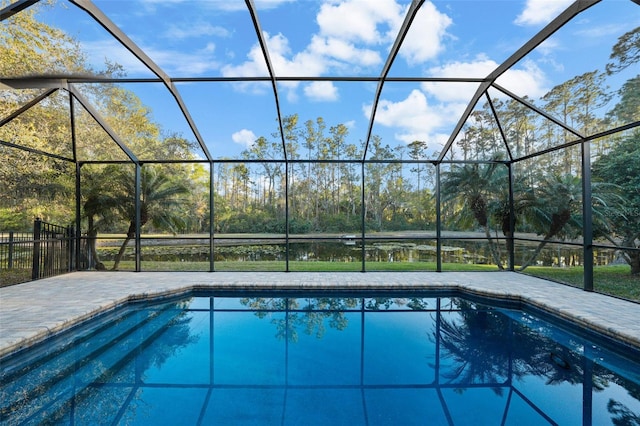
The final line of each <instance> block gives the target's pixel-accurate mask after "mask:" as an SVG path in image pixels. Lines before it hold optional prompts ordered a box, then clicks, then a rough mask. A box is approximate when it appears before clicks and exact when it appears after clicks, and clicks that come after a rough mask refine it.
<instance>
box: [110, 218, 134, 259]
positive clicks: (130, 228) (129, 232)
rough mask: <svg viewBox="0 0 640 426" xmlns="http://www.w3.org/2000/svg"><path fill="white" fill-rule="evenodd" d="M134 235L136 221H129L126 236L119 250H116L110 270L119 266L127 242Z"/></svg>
mask: <svg viewBox="0 0 640 426" xmlns="http://www.w3.org/2000/svg"><path fill="white" fill-rule="evenodd" d="M135 236H136V223H135V221H131V223H129V230H128V231H127V237H126V238H125V239H124V242H123V243H122V245H121V246H120V250H119V251H118V254H117V255H116V258H115V261H114V262H113V267H112V268H111V270H112V271H117V270H118V267H119V266H120V261H121V260H122V257H123V256H124V252H125V251H126V250H127V244H129V241H131V240H132V239H133V238H134V237H135Z"/></svg>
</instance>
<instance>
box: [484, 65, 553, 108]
mask: <svg viewBox="0 0 640 426" xmlns="http://www.w3.org/2000/svg"><path fill="white" fill-rule="evenodd" d="M496 83H498V84H499V85H501V86H503V87H504V88H505V89H508V90H510V91H512V92H514V93H515V94H517V95H520V96H528V97H529V98H531V99H537V98H540V97H541V96H544V94H545V93H547V92H548V91H549V88H548V87H546V84H547V78H546V76H545V74H544V72H543V71H542V70H541V69H540V68H539V67H538V66H537V65H536V64H535V63H534V62H532V61H525V62H524V64H523V65H522V68H520V69H513V68H512V69H510V70H508V71H507V72H505V73H504V74H502V75H501V76H500V77H498V79H497V80H496Z"/></svg>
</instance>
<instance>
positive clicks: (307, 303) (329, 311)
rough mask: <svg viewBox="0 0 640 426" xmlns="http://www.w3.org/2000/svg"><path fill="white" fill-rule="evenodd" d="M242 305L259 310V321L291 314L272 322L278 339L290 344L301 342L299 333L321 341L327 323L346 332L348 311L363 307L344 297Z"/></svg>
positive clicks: (271, 300)
mask: <svg viewBox="0 0 640 426" xmlns="http://www.w3.org/2000/svg"><path fill="white" fill-rule="evenodd" d="M240 303H242V304H243V305H245V306H247V307H248V308H250V309H255V310H256V312H255V315H256V316H257V317H258V318H265V317H266V316H267V315H268V313H269V312H270V311H288V315H287V316H286V317H284V318H272V319H271V323H272V324H274V325H275V326H276V330H277V332H276V337H277V338H278V339H281V340H284V339H287V338H288V340H289V341H290V342H293V343H295V342H297V341H298V340H299V336H298V329H299V328H300V329H302V330H303V332H304V333H305V334H308V335H315V336H316V337H317V338H318V339H321V338H322V337H323V336H324V335H325V333H326V327H325V319H329V327H331V328H334V329H336V330H344V329H345V328H347V326H348V325H349V320H348V319H347V317H346V316H345V311H346V310H353V309H357V308H358V307H359V303H360V299H358V298H342V297H318V298H264V297H252V298H243V299H241V300H240Z"/></svg>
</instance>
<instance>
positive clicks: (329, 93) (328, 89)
mask: <svg viewBox="0 0 640 426" xmlns="http://www.w3.org/2000/svg"><path fill="white" fill-rule="evenodd" d="M304 94H305V96H306V97H308V98H309V99H311V100H312V101H319V102H331V101H336V100H338V97H339V96H338V88H337V87H336V86H334V85H333V83H332V82H330V81H314V82H313V83H310V84H307V85H306V86H305V87H304Z"/></svg>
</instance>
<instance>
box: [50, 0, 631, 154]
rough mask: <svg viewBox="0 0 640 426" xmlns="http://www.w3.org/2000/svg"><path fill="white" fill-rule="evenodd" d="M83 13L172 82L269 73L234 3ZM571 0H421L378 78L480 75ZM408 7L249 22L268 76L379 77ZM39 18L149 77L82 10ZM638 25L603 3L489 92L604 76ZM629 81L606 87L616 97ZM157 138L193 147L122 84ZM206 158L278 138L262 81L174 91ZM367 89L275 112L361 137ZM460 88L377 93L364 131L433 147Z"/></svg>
mask: <svg viewBox="0 0 640 426" xmlns="http://www.w3.org/2000/svg"><path fill="white" fill-rule="evenodd" d="M95 4H96V5H97V6H98V7H99V8H101V9H102V11H103V12H104V13H105V14H106V15H107V16H108V17H109V18H110V19H111V20H112V21H113V22H114V23H115V24H116V25H118V26H119V27H120V28H121V29H122V30H123V31H124V32H126V33H127V34H128V35H129V37H130V38H131V39H132V40H133V41H134V42H135V43H136V44H137V45H138V46H139V47H140V48H142V49H143V50H145V52H146V53H147V54H148V56H149V57H150V58H151V59H152V60H153V61H155V62H156V63H157V64H158V65H159V66H160V67H161V68H162V69H163V70H164V71H165V73H166V74H168V75H169V76H170V77H255V76H268V72H267V69H266V67H265V64H264V60H263V58H262V54H261V50H260V48H259V46H258V42H257V39H256V34H255V31H254V29H253V26H252V22H251V19H250V16H249V13H248V12H247V10H246V6H245V3H244V1H242V0H234V1H229V0H225V1H215V0H214V1H193V0H139V1H132V0H126V1H125V0H115V1H114V0H96V1H95ZM569 4H571V1H566V0H526V1H508V0H501V1H460V0H450V1H433V2H429V1H426V2H425V3H424V4H423V6H422V8H421V10H420V12H419V13H418V15H417V17H416V19H415V21H414V23H413V25H412V27H411V29H410V31H409V33H408V35H407V38H406V39H405V41H404V43H403V45H402V48H401V50H400V52H399V55H398V57H397V58H396V61H395V62H394V64H393V66H392V68H391V71H390V74H389V75H390V76H393V77H406V76H409V77H424V76H427V77H478V78H482V77H485V76H486V75H487V74H489V73H490V72H491V71H493V70H494V69H495V68H496V67H497V66H498V65H499V64H500V63H501V62H502V61H504V60H505V59H506V58H508V57H509V56H510V55H511V54H512V53H513V52H514V51H516V50H517V49H518V48H519V47H521V46H522V45H523V44H524V43H526V41H527V40H528V39H530V38H531V37H532V36H533V35H535V34H536V33H537V32H538V31H539V30H540V29H541V28H543V27H544V25H546V24H547V23H548V22H550V21H551V20H552V19H553V18H554V17H555V16H557V15H558V14H559V13H560V12H561V11H562V10H564V8H566V7H567V6H568V5H569ZM408 5H409V3H408V2H407V1H396V0H328V1H319V0H318V1H315V0H297V1H295V0H262V1H256V6H257V10H258V18H259V19H260V22H261V25H262V30H263V32H264V34H265V38H266V40H267V44H268V48H269V53H270V57H271V60H272V63H273V66H274V69H275V73H276V74H277V75H279V76H290V77H314V76H322V77H332V76H338V77H345V76H354V77H362V76H366V77H378V76H379V75H380V73H381V70H382V67H383V65H384V63H385V61H386V58H387V54H388V52H389V49H390V47H391V46H392V44H393V42H394V40H395V37H396V35H397V32H398V29H399V28H400V25H401V24H402V22H403V19H404V16H405V14H406V11H407V7H408ZM43 18H44V19H45V20H46V21H47V22H48V23H51V24H53V25H56V26H58V27H61V28H63V29H64V30H66V31H67V32H69V33H70V34H71V35H73V36H75V37H76V38H78V40H79V41H80V42H81V45H82V46H83V48H84V50H85V51H86V52H87V54H88V58H89V60H90V62H91V63H92V64H94V66H95V67H96V68H101V67H102V64H103V63H104V60H105V58H108V60H110V61H112V62H117V63H119V64H121V65H123V67H124V69H125V70H126V72H127V76H128V77H153V75H152V74H151V72H150V71H149V70H147V69H146V68H145V67H144V66H143V65H142V64H141V63H140V62H139V61H137V60H136V59H135V57H133V56H132V55H131V54H129V53H128V51H126V50H125V49H124V48H122V47H121V46H120V45H119V44H118V43H117V42H116V41H115V40H114V39H113V38H112V37H110V36H109V34H108V33H106V31H104V30H103V29H102V28H101V27H99V26H98V25H97V24H96V22H95V21H93V20H92V19H91V18H90V17H89V16H88V15H87V14H86V13H84V12H83V11H80V10H78V9H77V8H76V7H75V6H74V5H72V4H70V3H69V4H66V3H60V5H59V6H56V8H55V9H54V10H49V11H47V12H46V14H45V15H43ZM639 22H640V7H638V6H637V5H635V4H634V3H633V2H631V1H630V0H604V1H603V2H602V3H600V4H597V5H595V6H594V7H592V8H590V9H589V10H587V11H586V12H584V13H583V14H581V15H579V16H578V17H577V18H576V19H574V21H572V22H571V23H570V24H569V25H567V26H566V27H565V28H563V29H561V30H560V31H559V32H557V33H556V34H554V35H553V36H552V37H551V38H550V39H549V40H547V41H546V42H545V43H543V44H542V45H541V46H539V47H538V48H537V49H535V50H534V51H533V52H531V54H529V55H528V56H527V57H526V58H525V59H524V60H523V61H520V62H519V63H518V64H516V66H515V67H513V68H512V69H511V70H509V71H508V72H506V73H505V74H504V75H503V76H502V77H501V78H500V79H499V80H498V83H499V84H501V85H503V86H504V87H506V88H508V89H509V90H511V91H512V92H514V93H516V94H518V95H521V96H525V95H527V96H529V98H531V99H535V100H537V99H538V98H539V97H540V96H542V95H543V94H544V93H546V92H547V91H548V90H549V89H550V88H552V87H553V86H555V85H557V84H559V83H561V82H563V81H566V80H567V79H569V78H572V77H574V76H576V75H580V74H582V73H584V72H587V71H592V70H595V69H603V68H604V66H605V64H606V62H607V59H608V57H609V54H610V51H611V46H613V44H615V42H616V40H617V38H618V37H620V36H621V35H622V34H624V33H625V32H627V31H629V30H631V29H633V28H635V27H636V26H637V25H638V23H639ZM629 73H635V74H637V70H629V71H628V73H627V75H624V74H623V75H620V76H616V77H615V78H612V79H611V81H610V82H609V83H610V86H611V87H612V89H616V88H619V87H620V85H621V82H623V81H624V79H625V78H628V76H629ZM126 87H127V88H128V89H131V90H133V91H134V92H135V93H136V94H137V95H138V96H139V97H140V98H141V99H142V100H143V102H144V103H145V104H147V105H148V106H149V107H150V108H151V110H152V111H153V117H154V119H155V120H156V121H157V122H159V123H161V124H162V126H163V128H164V129H165V130H166V131H168V132H178V133H181V134H182V135H183V136H185V137H187V138H189V139H194V138H193V136H192V134H191V132H190V130H189V128H188V126H187V124H186V122H185V120H184V119H182V117H181V115H180V113H179V111H178V109H177V107H176V106H175V104H174V102H173V99H172V97H171V96H170V94H169V93H168V91H167V90H166V89H165V88H164V86H163V85H161V84H130V85H126ZM177 87H178V90H179V91H180V94H181V96H182V98H183V100H184V101H185V103H186V105H187V107H188V108H189V110H190V112H191V114H192V116H193V118H194V120H195V123H196V125H197V127H198V129H199V131H200V133H201V134H202V136H203V138H204V140H205V142H206V143H207V146H208V149H209V151H210V152H211V154H212V156H213V157H214V158H219V157H238V156H239V154H240V152H241V151H242V150H243V149H245V148H246V147H247V146H249V145H250V144H251V143H252V142H253V140H255V138H256V137H259V136H265V137H268V138H271V134H272V133H273V132H275V131H276V130H277V122H276V117H277V116H276V110H275V106H274V96H273V91H272V89H271V86H270V84H268V83H266V84H265V83H228V82H225V83H178V84H177ZM375 89H376V84H375V83H370V82H369V83H366V82H365V83H363V82H347V83H345V82H330V81H321V82H320V81H316V82H309V81H296V82H280V83H279V84H278V90H279V96H280V102H281V107H282V113H283V114H284V115H288V114H293V113H298V114H299V115H300V119H301V121H302V122H304V121H306V120H309V119H311V120H315V119H316V118H317V117H323V118H324V120H325V122H326V123H327V125H328V126H333V125H336V124H339V123H342V124H345V125H347V126H348V127H349V129H350V135H349V141H350V142H352V143H358V142H359V141H362V140H364V139H365V138H366V135H367V128H368V123H369V114H370V110H371V104H372V101H373V96H374V93H375ZM475 89H476V85H475V84H469V83H447V84H443V83H422V84H421V83H419V82H412V83H387V84H386V85H385V86H384V90H383V92H382V97H381V101H380V105H379V107H378V112H377V115H376V121H375V124H374V128H373V132H374V134H378V135H380V136H382V137H383V140H384V142H385V143H388V144H389V145H391V146H394V145H397V144H406V143H409V142H411V141H413V140H423V141H426V142H427V143H428V145H429V147H430V150H431V151H437V150H439V148H440V147H441V146H442V144H443V143H444V142H445V141H446V140H447V138H448V136H449V134H450V132H451V130H452V129H453V127H454V126H455V124H456V123H457V121H458V118H459V116H460V114H461V113H462V111H463V110H464V108H465V107H466V105H467V103H468V100H469V98H470V97H471V96H472V95H473V93H474V92H475Z"/></svg>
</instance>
